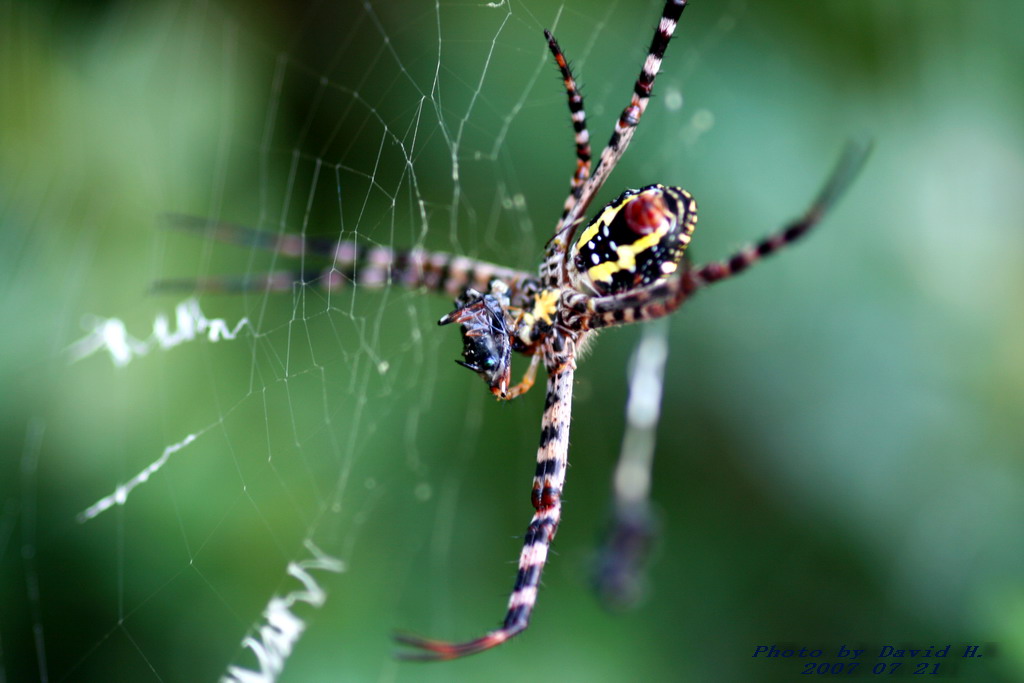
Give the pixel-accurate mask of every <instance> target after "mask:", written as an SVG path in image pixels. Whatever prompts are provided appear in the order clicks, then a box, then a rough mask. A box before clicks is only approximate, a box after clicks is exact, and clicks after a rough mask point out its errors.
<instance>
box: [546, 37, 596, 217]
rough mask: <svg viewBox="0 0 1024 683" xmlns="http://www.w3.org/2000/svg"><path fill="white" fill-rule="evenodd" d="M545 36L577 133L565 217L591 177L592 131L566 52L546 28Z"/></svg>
mask: <svg viewBox="0 0 1024 683" xmlns="http://www.w3.org/2000/svg"><path fill="white" fill-rule="evenodd" d="M544 37H545V38H547V39H548V48H549V49H550V50H551V54H552V55H554V57H555V63H556V64H558V70H559V71H560V72H561V73H562V82H563V83H564V84H565V94H566V96H567V97H568V99H569V114H570V115H571V116H572V128H573V131H574V132H575V135H576V172H575V173H574V174H573V176H572V180H571V181H570V183H569V196H568V197H566V198H565V207H564V208H563V210H562V218H565V217H566V215H568V213H569V211H570V210H571V209H572V207H573V206H574V205H575V204H576V202H577V201H579V198H580V194H581V193H582V192H583V183H584V182H585V181H586V180H587V178H589V177H590V160H591V153H590V133H589V132H588V131H587V113H586V112H585V111H584V110H583V95H582V94H580V91H579V88H578V87H577V86H576V79H575V78H573V75H572V69H571V68H570V67H569V63H568V62H567V61H566V60H565V54H564V53H563V52H562V48H560V47H559V46H558V41H556V40H555V37H554V36H553V35H551V32H550V31H548V30H547V29H545V30H544Z"/></svg>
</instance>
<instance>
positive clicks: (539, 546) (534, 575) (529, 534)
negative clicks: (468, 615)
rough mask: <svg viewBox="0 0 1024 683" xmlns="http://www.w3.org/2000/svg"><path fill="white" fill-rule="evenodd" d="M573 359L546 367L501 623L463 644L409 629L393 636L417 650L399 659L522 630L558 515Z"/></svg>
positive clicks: (439, 654)
mask: <svg viewBox="0 0 1024 683" xmlns="http://www.w3.org/2000/svg"><path fill="white" fill-rule="evenodd" d="M574 374H575V370H574V368H573V363H572V360H571V359H570V360H568V361H567V362H565V363H562V364H561V365H559V366H557V367H555V368H552V369H549V374H548V388H547V398H546V400H545V402H544V406H545V408H544V417H543V419H542V421H541V433H540V446H539V448H538V449H537V471H536V473H535V474H534V477H533V494H532V496H531V500H532V502H533V507H534V508H535V509H536V512H535V513H534V515H533V519H531V520H530V526H529V527H528V528H527V530H526V536H525V538H524V539H523V549H522V552H521V553H520V554H519V571H518V572H516V581H515V586H514V587H513V588H512V595H511V596H510V597H509V601H508V610H507V612H506V613H505V621H504V623H503V624H502V626H501V628H498V629H495V630H494V631H490V632H489V633H487V634H485V635H483V636H481V637H479V638H476V639H475V640H470V641H466V642H463V643H450V642H447V641H442V640H430V639H427V638H420V637H419V636H414V635H409V634H399V635H396V636H395V639H396V640H397V641H398V642H399V643H401V644H403V645H408V646H410V647H412V648H415V649H416V651H409V652H402V653H399V657H400V658H401V659H410V660H417V661H437V660H443V659H455V658H457V657H465V656H467V655H472V654H476V653H478V652H483V651H484V650H489V649H491V648H492V647H495V646H497V645H500V644H501V643H504V642H505V641H506V640H508V639H509V638H512V637H513V636H515V635H517V634H519V633H522V632H523V631H524V630H526V627H527V625H528V624H529V622H530V615H531V614H532V612H533V607H534V605H535V604H536V602H537V589H538V587H539V585H540V577H541V572H542V571H543V570H544V564H545V562H547V557H548V549H549V547H550V545H551V541H552V539H554V537H555V532H556V531H557V530H558V522H559V520H560V519H561V515H562V486H563V484H564V482H565V470H566V466H567V465H568V453H569V416H570V414H571V412H572V380H573V375H574Z"/></svg>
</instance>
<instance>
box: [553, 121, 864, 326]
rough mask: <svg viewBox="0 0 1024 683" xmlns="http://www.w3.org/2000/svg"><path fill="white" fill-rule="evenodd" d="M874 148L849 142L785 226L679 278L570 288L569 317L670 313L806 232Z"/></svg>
mask: <svg viewBox="0 0 1024 683" xmlns="http://www.w3.org/2000/svg"><path fill="white" fill-rule="evenodd" d="M870 151H871V144H870V143H869V142H866V141H851V142H848V143H847V144H846V146H845V147H844V149H843V153H842V156H841V157H840V159H839V162H838V163H837V164H836V166H835V169H834V170H833V171H832V173H831V175H830V176H829V178H828V180H827V181H826V182H825V185H824V187H822V189H821V191H820V192H819V193H818V196H817V197H816V198H815V200H814V201H813V202H812V203H811V206H810V207H809V208H808V209H807V211H805V212H804V214H803V215H802V216H801V217H800V218H798V219H796V220H795V221H793V222H791V223H790V224H789V225H787V226H786V227H785V228H783V229H782V230H779V231H778V232H775V233H772V234H771V235H768V236H767V237H765V238H763V239H762V240H760V241H759V242H757V243H755V244H753V245H750V246H748V247H745V248H743V249H740V250H739V251H738V252H736V253H735V254H733V255H732V256H730V257H729V258H727V259H724V260H722V261H712V262H711V263H706V264H703V265H700V266H696V267H694V268H691V269H688V270H686V271H685V272H683V273H682V275H680V276H679V277H677V278H673V279H671V280H665V281H662V282H656V283H654V284H651V285H647V286H646V287H640V288H638V289H636V290H634V291H631V292H628V293H623V294H617V295H612V296H603V297H590V296H587V295H586V294H582V293H579V292H566V293H565V294H563V305H565V306H566V307H568V309H570V310H571V311H572V313H571V314H568V315H567V320H568V321H570V322H571V325H572V327H573V328H575V329H596V328H600V327H613V326H616V325H624V324H628V323H633V322H639V321H641V320H651V319H654V318H660V317H662V316H664V315H668V314H669V313H672V312H673V311H675V310H676V309H677V308H679V307H680V306H681V305H682V304H683V302H684V301H686V298H687V297H688V296H689V295H690V294H692V293H694V292H695V291H697V290H698V289H702V288H704V287H707V286H708V285H711V284H714V283H716V282H720V281H722V280H726V279H728V278H730V277H732V276H734V275H738V274H739V273H741V272H743V271H744V270H746V269H747V268H749V267H750V266H751V265H753V264H755V263H757V262H758V261H760V260H761V259H762V258H764V257H765V256H768V255H770V254H774V253H775V252H777V251H780V250H781V249H783V248H785V247H787V246H789V245H790V244H792V243H793V242H794V241H796V240H798V239H799V238H801V237H803V236H804V235H806V234H807V233H808V232H809V231H810V230H811V229H812V228H814V226H816V225H817V224H818V223H819V222H820V221H821V219H822V218H824V217H825V215H826V214H827V213H828V211H829V210H830V209H831V208H832V207H833V206H835V204H836V202H838V201H839V199H840V197H841V196H842V195H843V193H844V192H845V191H846V190H847V189H848V188H849V186H850V184H851V183H852V182H853V180H854V178H856V177H857V173H858V172H859V171H860V169H861V168H862V167H863V166H864V162H865V161H866V160H867V157H868V154H869V153H870Z"/></svg>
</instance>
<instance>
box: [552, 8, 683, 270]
mask: <svg viewBox="0 0 1024 683" xmlns="http://www.w3.org/2000/svg"><path fill="white" fill-rule="evenodd" d="M684 9H686V0H668V1H667V2H666V3H665V7H664V9H663V10H662V12H661V19H660V20H659V21H658V26H657V28H655V29H654V37H653V38H652V39H651V46H650V48H648V50H647V57H646V59H644V63H643V66H642V67H641V69H640V75H639V76H638V77H637V79H636V84H635V85H634V86H633V95H632V97H631V98H630V100H629V104H628V105H627V106H626V108H625V109H623V110H622V113H621V114H620V115H619V119H618V121H616V122H615V130H614V131H613V132H612V136H611V138H610V139H609V140H608V144H607V145H606V146H605V148H604V150H603V151H602V152H601V157H600V158H599V159H598V161H597V166H596V167H595V168H594V171H593V173H592V174H591V175H590V177H589V178H587V180H586V182H585V183H584V184H583V187H582V189H581V190H580V191H579V200H578V201H577V202H576V203H575V205H573V207H572V208H571V209H570V211H569V212H568V213H567V214H566V215H565V216H564V217H563V219H562V222H561V223H560V225H559V232H563V231H564V232H565V233H566V234H565V236H564V238H561V245H560V247H559V249H560V250H561V251H564V250H565V248H566V246H567V245H568V244H569V242H571V241H572V233H573V232H574V230H575V226H576V225H577V223H578V221H579V219H580V217H582V216H583V214H584V213H586V210H587V207H588V206H590V203H591V202H592V201H593V200H594V197H595V196H596V195H597V192H598V191H599V190H600V189H601V186H602V185H604V181H605V180H607V178H608V175H609V174H610V173H611V172H612V169H614V168H615V165H616V164H618V163H619V159H621V158H622V155H623V153H624V152H625V151H626V148H627V147H629V142H630V140H632V139H633V134H634V133H635V132H636V127H637V124H638V123H640V118H641V117H642V116H643V114H644V110H646V109H647V102H648V101H649V100H650V97H651V89H652V88H653V87H654V78H655V76H657V75H658V69H660V68H661V60H662V59H663V58H664V56H665V49H666V48H667V47H668V43H669V40H671V38H672V34H673V33H674V32H675V30H676V26H677V25H678V23H679V17H680V16H682V14H683V10H684Z"/></svg>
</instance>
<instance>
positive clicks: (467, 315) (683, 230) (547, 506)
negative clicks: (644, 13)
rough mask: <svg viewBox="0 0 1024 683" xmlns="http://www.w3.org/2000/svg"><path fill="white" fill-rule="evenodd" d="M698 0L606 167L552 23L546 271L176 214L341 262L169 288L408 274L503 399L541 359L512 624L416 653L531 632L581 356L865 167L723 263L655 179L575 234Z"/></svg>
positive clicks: (653, 66)
mask: <svg viewBox="0 0 1024 683" xmlns="http://www.w3.org/2000/svg"><path fill="white" fill-rule="evenodd" d="M685 8H686V0H668V1H667V2H666V3H665V6H664V9H663V10H662V14H661V19H660V20H659V22H658V25H657V27H656V28H655V30H654V37H653V38H652V39H651V45H650V47H649V48H648V52H647V57H646V59H645V60H644V63H643V66H642V68H641V70H640V75H639V76H638V77H637V80H636V82H635V83H634V85H633V92H632V96H631V97H630V101H629V103H628V104H627V105H626V107H625V108H624V109H623V110H622V113H621V114H620V115H619V118H618V121H617V122H616V124H615V128H614V130H613V132H612V135H611V138H610V139H609V141H608V144H607V146H606V147H605V148H604V150H603V151H602V152H601V156H600V157H599V158H598V161H597V164H596V165H593V167H592V163H591V151H590V142H589V141H590V137H589V134H588V132H587V125H586V115H585V113H584V110H583V97H582V96H581V95H580V93H579V90H578V89H577V87H576V82H575V79H574V78H573V75H572V72H571V71H570V69H569V66H568V63H567V62H566V59H565V56H564V55H563V54H562V50H561V48H559V46H558V43H557V42H556V41H555V39H554V37H553V36H552V35H551V34H550V33H549V32H547V31H545V32H544V35H545V37H546V38H547V41H548V48H549V49H550V50H551V54H552V55H553V56H554V58H555V62H556V64H557V65H558V68H559V71H560V72H561V75H562V80H563V82H564V84H565V90H566V94H567V96H568V103H569V111H570V114H571V116H572V122H573V129H574V130H575V135H576V140H575V141H576V169H575V171H574V173H573V174H572V178H571V181H570V187H569V196H568V197H567V198H566V201H565V204H564V207H563V211H562V216H561V219H560V220H559V221H558V223H557V225H556V226H555V230H554V235H553V237H552V238H551V239H550V240H549V241H548V243H547V247H546V249H545V252H544V258H543V260H542V261H541V264H540V267H539V269H538V272H537V273H536V274H532V273H529V272H526V271H522V270H516V269H512V268H506V267H503V266H498V265H495V264H492V263H487V262H484V261H479V260H475V259H470V258H467V257H464V256H457V255H453V254H446V253H442V252H427V251H424V250H422V249H411V250H405V251H395V250H391V249H386V248H382V247H375V248H373V249H369V250H367V249H364V248H361V247H360V246H359V245H356V244H354V243H352V242H349V241H340V242H338V243H336V244H333V245H328V244H325V243H324V242H322V241H315V240H303V239H301V238H296V237H295V236H293V235H286V236H276V238H275V236H269V235H268V234H267V233H262V232H259V231H254V230H250V229H248V228H243V227H240V226H236V225H231V224H227V223H218V222H211V221H207V220H205V219H200V218H193V217H190V216H181V215H170V216H168V221H169V223H170V225H172V226H173V227H177V228H182V229H186V230H193V231H202V232H204V233H206V234H209V235H211V236H212V237H214V238H216V239H221V240H225V241H232V242H240V243H247V244H252V245H254V246H259V247H263V248H267V249H272V250H275V251H278V252H280V253H287V254H288V255H290V256H299V255H306V254H309V255H321V256H325V257H327V258H328V259H329V260H330V262H331V263H330V267H328V268H326V269H324V270H323V271H319V272H309V271H303V270H299V271H294V272H278V273H270V274H267V275H263V276H259V277H247V278H216V277H215V278H204V279H201V280H194V279H190V280H165V281H163V282H160V283H157V287H158V288H160V289H180V288H187V289H193V290H194V289H201V290H206V291H240V290H244V289H264V290H267V291H270V290H287V289H291V288H292V287H293V286H294V283H295V282H296V281H298V282H300V283H302V284H310V283H318V284H319V285H320V286H322V287H324V288H325V289H328V290H334V289H337V288H339V287H342V286H345V285H346V284H347V283H349V282H354V283H356V284H358V285H361V286H364V287H380V286H383V285H385V284H392V283H394V284H401V285H403V286H406V287H409V288H411V289H426V290H429V291H435V292H442V293H446V294H448V295H449V296H452V297H457V298H456V299H455V306H456V308H455V310H454V311H452V312H451V313H449V314H448V315H446V316H444V317H443V318H441V320H440V324H442V325H444V324H448V323H458V324H459V325H460V330H461V333H462V345H463V349H462V356H463V360H462V361H457V362H458V363H459V364H460V365H463V366H465V367H467V368H469V369H470V370H473V371H474V372H476V373H478V374H479V375H480V376H481V377H482V378H483V379H484V381H485V382H487V384H488V386H489V387H490V390H491V392H492V393H493V394H494V395H495V396H497V397H498V398H500V399H511V398H515V397H516V396H518V395H520V394H522V393H523V392H525V391H527V390H528V389H529V388H530V387H531V386H532V385H533V381H534V375H535V373H536V371H537V368H538V365H539V364H540V362H541V361H543V363H544V370H545V372H546V374H547V394H546V397H545V402H544V412H543V415H542V417H541V435H540V444H539V446H538V449H537V468H536V471H535V474H534V479H533V488H532V493H531V496H530V500H531V502H532V504H533V507H534V509H535V512H534V515H533V518H532V519H531V521H530V525H529V527H528V528H527V531H526V535H525V537H524V539H523V547H522V551H521V552H520V555H519V570H518V572H517V574H516V580H515V585H514V587H513V590H512V594H511V596H510V598H509V602H508V608H507V610H506V612H505V619H504V622H503V624H502V625H501V627H499V628H497V629H494V630H492V631H490V632H488V633H486V634H485V635H483V636H481V637H479V638H476V639H474V640H470V641H466V642H462V643H452V642H445V641H438V640H428V639H425V638H420V637H418V636H412V635H401V636H398V640H399V642H401V643H403V644H405V645H408V646H411V647H413V648H415V650H414V651H412V652H406V653H403V655H402V656H403V657H404V658H407V659H420V660H438V659H452V658H455V657H462V656H465V655H469V654H473V653H476V652H482V651H483V650H487V649H489V648H492V647H494V646H496V645H499V644H501V643H503V642H505V641H506V640H508V639H509V638H511V637H513V636H515V635H516V634H518V633H520V632H522V631H523V630H524V629H526V627H527V625H528V623H529V620H530V615H531V614H532V612H533V607H534V605H535V604H536V600H537V591H538V588H539V585H540V576H541V572H542V571H543V569H544V565H545V563H546V561H547V554H548V548H549V546H550V543H551V541H552V539H554V536H555V532H556V530H557V529H558V523H559V521H560V519H561V505H562V504H561V493H562V485H563V483H564V482H565V473H566V469H567V465H568V453H569V418H570V415H571V411H572V388H573V386H572V385H573V377H574V373H575V370H576V357H577V354H578V351H579V350H580V348H582V346H583V344H584V343H585V342H586V341H588V339H589V338H591V337H592V336H593V335H594V334H595V333H596V331H597V330H599V329H600V328H603V327H612V326H616V325H623V324H627V323H632V322H638V321H642V320H649V319H652V318H659V317H661V316H665V315H668V314H669V313H671V312H673V311H675V310H676V309H677V308H679V306H681V305H682V304H683V302H684V301H686V299H687V298H688V297H689V296H690V295H691V294H693V293H694V292H696V291H697V290H699V289H701V288H703V287H706V286H708V285H711V284H714V283H715V282H719V281H722V280H725V279H728V278H729V277H731V276H733V275H735V274H737V273H739V272H742V271H743V270H746V269H747V268H748V267H749V266H751V265H752V264H754V263H756V262H757V261H759V260H760V259H761V258H762V257H764V256H768V255H769V254H772V253H774V252H776V251H778V250H780V249H782V248H784V247H786V246H787V245H789V244H791V243H792V242H793V241H794V240H796V239H798V238H800V237H802V236H803V235H804V234H806V233H807V232H808V231H809V230H810V229H811V228H812V227H814V226H815V225H816V224H817V223H818V222H819V221H820V220H821V219H822V218H823V217H824V215H825V213H826V212H827V211H828V210H829V208H831V206H832V205H833V204H834V203H835V201H836V200H837V199H838V198H839V196H840V195H841V194H842V193H843V191H844V190H845V189H846V187H847V186H848V185H849V184H850V182H851V181H852V180H853V178H854V177H855V176H856V174H857V171H858V170H859V169H860V167H861V166H862V165H863V163H864V160H865V159H866V157H867V153H868V151H869V146H868V145H866V144H850V145H848V146H847V148H846V151H845V153H844V154H843V156H842V158H841V159H840V161H839V163H838V165H837V166H836V168H835V170H834V171H833V173H832V175H831V176H830V178H829V180H828V181H827V182H826V183H825V186H824V188H823V189H822V190H821V192H820V193H819V194H818V196H817V197H816V198H815V200H814V202H813V203H812V204H811V206H810V207H809V208H808V209H807V211H806V212H804V214H803V215H802V216H801V217H800V218H798V219H797V220H795V221H793V222H792V223H791V224H789V225H787V226H786V227H785V228H784V229H782V230H780V231H778V232H776V233H773V234H770V235H769V236H768V237H765V238H764V239H762V240H761V241H759V242H757V243H756V244H754V245H752V246H749V247H746V248H744V249H741V250H740V251H738V252H736V253H735V254H733V255H732V256H730V257H729V258H727V259H725V260H722V261H712V262H710V263H707V264H704V265H701V266H696V267H692V268H691V267H688V266H687V265H686V263H685V262H684V261H683V260H682V259H683V254H684V252H685V250H686V247H687V245H688V244H689V242H690V238H691V235H692V233H693V229H694V227H695V225H696V222H697V205H696V202H695V201H694V200H693V198H692V197H691V196H690V194H689V193H687V192H686V191H685V190H682V189H680V188H678V187H668V186H664V185H648V186H646V187H644V188H641V189H639V190H626V191H625V192H623V193H622V194H621V195H619V197H617V198H616V199H615V200H613V201H611V202H609V203H608V204H607V205H606V206H605V207H604V208H603V209H601V210H600V211H599V212H598V213H597V216H596V217H595V218H594V219H593V220H591V221H590V222H589V223H588V224H587V225H586V227H584V228H583V229H582V230H581V231H580V232H579V236H578V237H577V236H576V228H577V226H578V225H580V224H582V222H583V217H584V216H585V214H586V211H587V208H588V207H589V206H590V203H591V201H593V199H594V197H595V196H596V194H597V192H598V191H599V190H600V189H601V187H602V185H603V184H604V181H605V180H606V179H607V178H608V174H609V173H611V171H612V169H613V168H614V167H615V165H616V164H617V163H618V161H619V159H620V158H621V157H622V154H623V152H625V150H626V147H627V146H628V145H629V142H630V140H631V139H632V137H633V134H634V132H635V131H636V127H637V124H638V123H639V122H640V119H641V117H642V116H643V113H644V110H645V109H646V107H647V103H648V99H649V97H650V94H651V90H652V88H653V86H654V78H655V76H656V75H657V73H658V70H659V69H660V67H661V60H662V57H663V56H664V54H665V49H666V48H667V47H668V43H669V39H670V38H671V37H672V34H673V32H674V31H675V29H676V24H677V22H678V20H679V17H680V16H681V15H682V12H683V10H684V9H685ZM513 352H517V353H521V354H523V355H525V356H528V357H530V364H529V368H528V369H527V371H526V373H525V375H524V377H523V379H522V380H521V381H520V382H519V383H518V384H516V385H512V386H510V385H509V381H510V374H511V357H512V353H513Z"/></svg>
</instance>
